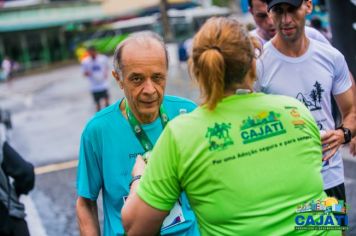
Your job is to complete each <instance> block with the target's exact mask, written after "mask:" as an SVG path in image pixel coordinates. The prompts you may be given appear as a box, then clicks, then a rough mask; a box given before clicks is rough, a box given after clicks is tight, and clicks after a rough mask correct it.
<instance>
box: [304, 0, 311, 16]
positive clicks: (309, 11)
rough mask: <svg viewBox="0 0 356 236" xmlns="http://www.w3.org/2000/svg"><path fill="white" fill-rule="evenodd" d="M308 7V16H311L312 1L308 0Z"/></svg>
mask: <svg viewBox="0 0 356 236" xmlns="http://www.w3.org/2000/svg"><path fill="white" fill-rule="evenodd" d="M305 4H306V7H307V15H309V14H311V13H312V12H313V3H312V1H311V0H307V1H306V2H305Z"/></svg>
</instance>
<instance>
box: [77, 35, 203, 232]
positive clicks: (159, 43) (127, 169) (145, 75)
mask: <svg viewBox="0 0 356 236" xmlns="http://www.w3.org/2000/svg"><path fill="white" fill-rule="evenodd" d="M113 64H114V70H113V71H112V75H113V77H114V78H115V79H116V81H117V83H118V85H119V87H120V89H122V90H123V92H124V94H125V97H124V98H122V99H120V100H118V101H117V102H116V103H114V104H113V105H111V106H109V107H107V108H105V109H103V110H102V111H100V112H99V113H97V114H96V115H95V117H94V118H93V119H91V120H90V121H89V122H88V124H87V125H86V127H85V129H84V131H83V133H82V138H81V145H80V154H79V165H78V172H77V173H78V174H77V193H78V199H77V204H76V206H77V216H78V222H79V228H80V232H81V234H82V235H99V234H100V227H99V221H98V212H97V198H98V195H99V192H100V191H102V195H103V209H104V235H105V236H111V235H124V233H125V232H124V228H123V226H122V222H121V208H122V206H123V205H124V202H125V199H126V198H127V196H128V193H129V189H130V186H131V184H132V183H134V182H135V181H138V179H139V176H136V177H135V178H134V179H131V175H130V173H131V171H132V167H133V166H134V163H135V159H136V156H137V155H139V154H144V153H146V155H145V156H147V155H149V153H150V151H151V149H152V147H153V146H154V145H155V143H156V140H157V139H158V137H159V135H160V134H161V132H162V130H163V129H164V127H165V126H166V125H167V123H168V124H169V122H170V120H171V119H173V118H174V117H176V116H178V115H180V114H181V113H187V112H190V111H192V110H193V109H195V107H196V105H195V104H194V103H193V102H192V101H190V100H187V99H183V98H180V97H175V96H168V95H165V94H164V92H165V88H166V82H167V75H168V54H167V49H166V46H165V44H164V42H163V40H162V38H161V37H160V36H158V35H157V34H155V33H152V32H144V33H136V34H132V35H130V36H129V37H128V38H127V39H126V40H124V41H123V42H121V43H120V44H119V45H118V46H117V48H116V50H115V54H114V63H113ZM130 183H131V184H130ZM176 200H178V199H176ZM160 235H176V236H180V235H181V236H183V235H184V236H195V235H199V231H198V227H197V223H196V219H195V216H194V214H193V212H192V210H191V207H190V206H189V203H188V200H187V197H186V195H185V194H184V193H183V194H181V195H180V198H179V201H176V205H175V208H174V209H173V210H172V211H171V215H169V217H167V219H166V220H165V222H164V224H163V225H162V227H161V230H160Z"/></svg>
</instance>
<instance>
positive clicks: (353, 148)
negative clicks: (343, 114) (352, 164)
mask: <svg viewBox="0 0 356 236" xmlns="http://www.w3.org/2000/svg"><path fill="white" fill-rule="evenodd" d="M350 77H351V81H352V90H353V92H354V106H355V105H356V85H355V79H354V77H353V76H352V74H351V72H350ZM350 154H351V155H353V156H356V137H353V139H352V140H351V142H350Z"/></svg>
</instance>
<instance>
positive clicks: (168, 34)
mask: <svg viewBox="0 0 356 236" xmlns="http://www.w3.org/2000/svg"><path fill="white" fill-rule="evenodd" d="M159 8H160V11H161V20H162V27H163V38H164V41H165V42H166V43H167V42H172V41H173V34H172V31H171V27H170V25H169V18H168V14H167V10H168V4H167V0H160V4H159Z"/></svg>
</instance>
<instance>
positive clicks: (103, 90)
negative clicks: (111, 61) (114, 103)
mask: <svg viewBox="0 0 356 236" xmlns="http://www.w3.org/2000/svg"><path fill="white" fill-rule="evenodd" d="M88 53H89V56H88V57H87V58H85V59H84V61H83V62H82V68H83V74H84V76H86V77H87V78H88V80H89V82H90V91H91V93H92V95H93V98H94V102H95V104H96V110H97V111H100V110H101V108H102V107H101V101H102V100H104V103H105V107H107V106H109V94H108V87H109V81H108V70H109V65H108V57H107V56H105V55H102V54H98V53H97V51H96V49H95V48H94V47H89V48H88Z"/></svg>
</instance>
